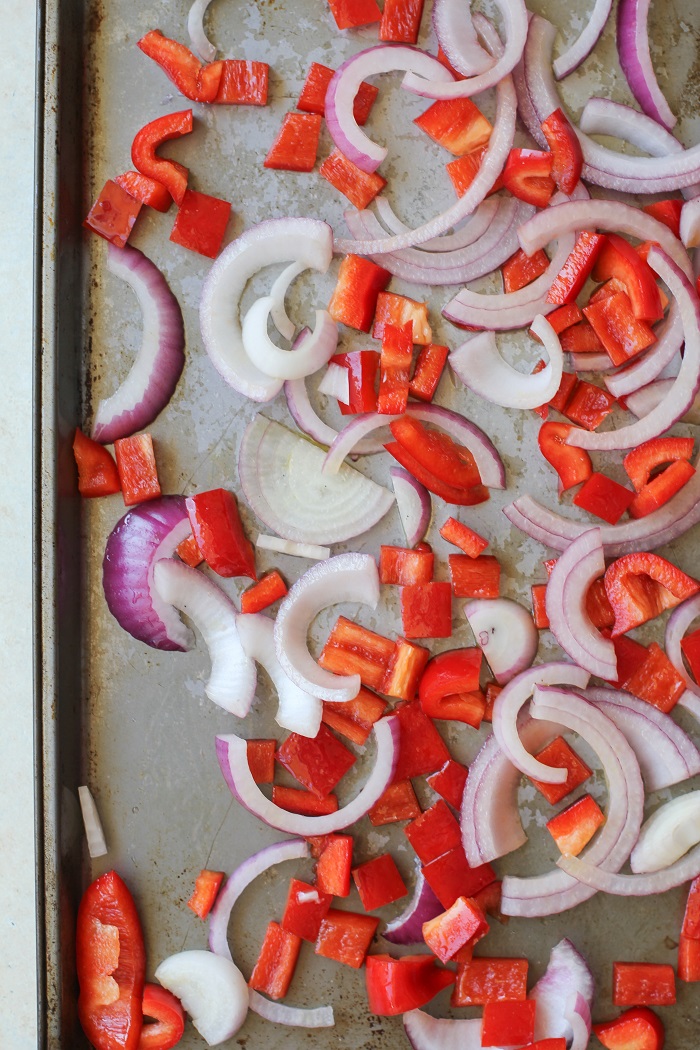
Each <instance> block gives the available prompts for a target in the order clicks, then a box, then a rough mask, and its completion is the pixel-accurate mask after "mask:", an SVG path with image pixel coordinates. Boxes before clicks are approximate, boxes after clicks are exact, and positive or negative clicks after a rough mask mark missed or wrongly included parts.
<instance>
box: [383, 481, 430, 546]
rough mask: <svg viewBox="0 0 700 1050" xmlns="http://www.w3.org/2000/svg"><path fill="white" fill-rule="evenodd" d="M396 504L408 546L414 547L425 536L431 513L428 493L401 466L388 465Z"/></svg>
mask: <svg viewBox="0 0 700 1050" xmlns="http://www.w3.org/2000/svg"><path fill="white" fill-rule="evenodd" d="M389 475H390V477H391V484H392V485H393V487H394V495H395V496H396V506H397V509H398V512H399V517H400V518H401V524H402V525H403V531H404V534H405V536H406V543H407V544H408V546H409V547H415V546H416V544H417V543H420V541H421V540H422V539H423V537H424V536H425V534H426V532H427V531H428V526H429V525H430V518H431V515H432V513H433V503H432V500H431V498H430V493H429V492H428V490H427V489H426V487H425V486H424V485H421V483H420V481H417V480H416V478H414V477H413V474H409V473H408V471H407V470H405V469H404V468H403V467H390V468H389Z"/></svg>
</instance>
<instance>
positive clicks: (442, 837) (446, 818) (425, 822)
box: [403, 799, 468, 939]
mask: <svg viewBox="0 0 700 1050" xmlns="http://www.w3.org/2000/svg"><path fill="white" fill-rule="evenodd" d="M403 830H404V834H405V836H406V838H407V839H408V841H409V842H410V843H411V845H412V846H413V849H414V852H415V854H416V856H417V857H418V859H419V861H420V862H421V864H430V862H431V860H435V859H436V858H437V857H441V856H442V854H443V853H446V852H447V851H448V850H451V849H455V848H456V847H457V846H460V845H461V843H462V831H461V828H460V826H459V822H458V821H457V820H456V819H455V817H454V816H453V815H452V813H451V812H450V810H449V809H448V807H447V804H446V803H445V802H443V801H442V799H439V800H438V801H437V802H435V803H434V804H433V805H432V806H431V807H430V809H426V811H425V813H421V815H420V816H419V817H416V819H415V820H412V821H411V823H410V824H407V825H406V827H405V828H404V829H403ZM467 939H468V938H467Z"/></svg>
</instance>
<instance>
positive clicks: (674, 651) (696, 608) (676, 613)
mask: <svg viewBox="0 0 700 1050" xmlns="http://www.w3.org/2000/svg"><path fill="white" fill-rule="evenodd" d="M698 616H700V595H697V594H696V595H693V597H692V598H688V599H687V600H686V601H684V602H681V604H680V605H678V606H677V607H676V608H675V609H674V610H673V612H672V613H671V615H670V616H669V618H668V622H667V624H666V636H665V638H664V647H665V649H666V655H667V656H668V658H669V660H670V661H671V663H672V664H673V666H674V667H675V669H676V671H678V674H679V675H680V676H681V678H682V679H683V681H684V682H685V684H686V687H687V688H688V689H689V690H690V692H691V693H693V694H694V695H695V696H697V697H700V685H698V683H697V682H696V681H695V679H693V678H691V676H690V675H689V674H688V670H687V668H686V666H685V661H684V659H683V650H682V649H681V641H682V640H683V638H684V636H685V633H686V631H687V630H688V628H689V627H690V625H691V623H692V622H693V620H694V619H695V618H696V617H698Z"/></svg>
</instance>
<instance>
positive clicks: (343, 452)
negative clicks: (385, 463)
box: [321, 412, 401, 478]
mask: <svg viewBox="0 0 700 1050" xmlns="http://www.w3.org/2000/svg"><path fill="white" fill-rule="evenodd" d="M400 418H401V416H390V415H386V414H385V413H382V412H367V413H366V414H363V415H361V416H355V418H354V419H351V420H350V422H349V423H346V425H345V426H344V427H343V429H342V430H341V431H340V432H339V434H338V436H337V437H336V438H335V440H334V441H333V444H332V445H331V447H330V448H329V449H328V452H327V453H326V456H325V459H324V461H323V467H322V468H321V469H322V472H323V475H324V476H325V477H329V478H332V477H334V476H335V475H336V474H337V473H338V471H339V470H341V469H342V467H343V464H344V463H345V458H346V456H349V455H350V453H351V452H353V451H354V450H355V446H356V445H357V443H358V442H359V441H360V439H361V438H363V437H364V436H365V435H366V434H371V433H373V431H375V430H379V429H380V428H381V427H388V426H389V424H390V423H394V422H395V421H396V420H397V419H400Z"/></svg>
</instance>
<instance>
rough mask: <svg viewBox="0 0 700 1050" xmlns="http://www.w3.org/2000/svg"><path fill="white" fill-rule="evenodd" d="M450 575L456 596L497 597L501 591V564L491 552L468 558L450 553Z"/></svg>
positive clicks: (465, 555)
mask: <svg viewBox="0 0 700 1050" xmlns="http://www.w3.org/2000/svg"><path fill="white" fill-rule="evenodd" d="M449 563H450V576H451V578H452V587H453V588H454V592H455V596H456V597H457V598H498V595H499V594H500V591H501V564H500V562H499V560H498V558H496V557H494V555H493V554H480V555H479V556H478V558H470V557H469V555H467V554H450V555H449Z"/></svg>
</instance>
